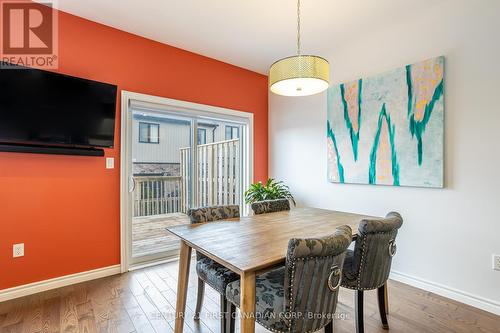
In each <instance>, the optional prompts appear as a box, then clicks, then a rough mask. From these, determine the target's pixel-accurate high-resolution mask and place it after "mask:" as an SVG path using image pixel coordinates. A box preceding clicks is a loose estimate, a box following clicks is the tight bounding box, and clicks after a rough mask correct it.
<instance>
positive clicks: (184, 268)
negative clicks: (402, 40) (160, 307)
mask: <svg viewBox="0 0 500 333" xmlns="http://www.w3.org/2000/svg"><path fill="white" fill-rule="evenodd" d="M191 251H192V249H191V247H189V245H187V244H186V242H184V241H183V240H181V253H180V257H179V279H178V280H177V304H176V307H175V333H182V330H183V328H184V315H185V313H186V298H187V289H188V282H189V266H190V264H191Z"/></svg>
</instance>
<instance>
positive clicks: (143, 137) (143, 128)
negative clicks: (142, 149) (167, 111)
mask: <svg viewBox="0 0 500 333" xmlns="http://www.w3.org/2000/svg"><path fill="white" fill-rule="evenodd" d="M148 130H149V126H148V124H146V123H139V142H148Z"/></svg>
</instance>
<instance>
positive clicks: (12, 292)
mask: <svg viewBox="0 0 500 333" xmlns="http://www.w3.org/2000/svg"><path fill="white" fill-rule="evenodd" d="M119 273H120V265H113V266H108V267H103V268H98V269H93V270H91V271H86V272H80V273H75V274H70V275H65V276H61V277H57V278H53V279H49V280H44V281H38V282H33V283H29V284H24V285H22V286H17V287H13V288H8V289H2V290H0V302H5V301H8V300H10V299H14V298H18V297H23V296H27V295H31V294H36V293H39V292H42V291H46V290H50V289H55V288H61V287H65V286H69V285H71V284H76V283H80V282H85V281H90V280H94V279H99V278H102V277H106V276H110V275H115V274H119Z"/></svg>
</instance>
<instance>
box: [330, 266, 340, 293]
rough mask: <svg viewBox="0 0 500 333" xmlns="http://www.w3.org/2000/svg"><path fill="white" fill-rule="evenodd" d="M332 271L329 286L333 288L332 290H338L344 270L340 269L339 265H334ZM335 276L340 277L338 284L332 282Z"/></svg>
mask: <svg viewBox="0 0 500 333" xmlns="http://www.w3.org/2000/svg"><path fill="white" fill-rule="evenodd" d="M331 269H332V271H331V273H330V275H329V276H328V288H329V289H330V290H331V291H336V290H337V289H338V288H339V287H340V283H341V282H342V276H341V274H342V271H341V270H340V268H339V266H336V265H334V266H332V268H331ZM333 277H338V281H337V284H336V285H333V283H332V278H333Z"/></svg>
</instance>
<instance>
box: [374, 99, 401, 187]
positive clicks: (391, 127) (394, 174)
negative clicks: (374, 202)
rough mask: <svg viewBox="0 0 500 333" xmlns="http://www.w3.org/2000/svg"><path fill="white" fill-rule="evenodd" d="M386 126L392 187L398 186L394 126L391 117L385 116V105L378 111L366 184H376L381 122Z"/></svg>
mask: <svg viewBox="0 0 500 333" xmlns="http://www.w3.org/2000/svg"><path fill="white" fill-rule="evenodd" d="M384 121H385V122H386V124H387V131H388V136H389V143H390V146H391V166H392V169H391V173H392V179H393V183H392V185H394V186H399V164H398V157H397V153H396V149H395V145H394V132H395V128H394V125H392V124H391V117H390V116H388V115H387V111H386V109H385V104H383V105H382V110H381V111H380V116H379V118H378V126H377V133H376V134H375V139H374V140H373V147H372V150H371V153H370V170H369V175H368V183H369V184H376V183H377V178H376V176H377V152H378V150H379V148H380V134H381V132H382V128H383V127H382V125H383V122H384Z"/></svg>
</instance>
